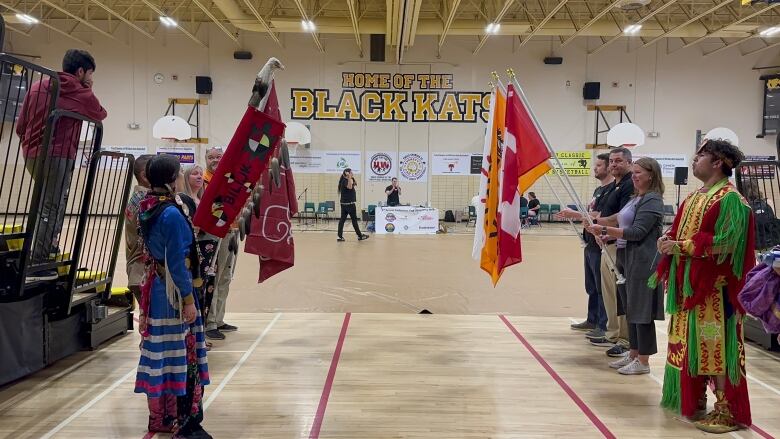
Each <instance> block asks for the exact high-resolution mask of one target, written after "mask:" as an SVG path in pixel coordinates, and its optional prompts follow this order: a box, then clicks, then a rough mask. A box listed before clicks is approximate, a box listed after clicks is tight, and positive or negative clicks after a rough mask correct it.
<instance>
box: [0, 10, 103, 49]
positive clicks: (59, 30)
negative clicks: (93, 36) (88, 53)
mask: <svg viewBox="0 0 780 439" xmlns="http://www.w3.org/2000/svg"><path fill="white" fill-rule="evenodd" d="M0 6H3V7H5V8H6V9H9V10H11V11H13V12H15V13H17V14H24V13H25V12H22V11H21V10H19V9H16V8H15V7H13V6H11V5H10V4H8V3H6V2H0ZM39 22H40V24H41V26H43V27H45V28H47V29H51V30H53V31H54V32H57V33H58V34H60V35H64V36H66V37H68V38H70V39H72V40H75V41H78V42H79V43H81V44H84V45H85V46H91V45H92V44H91V43H88V42H86V41H84V40H82V39H81V38H78V37H74V36H73V35H71V34H69V33H67V32H65V31H64V30H62V29H59V28H57V27H54V26H52V25H50V24H49V23H47V22H45V21H43V17H41V18H40V19H39Z"/></svg>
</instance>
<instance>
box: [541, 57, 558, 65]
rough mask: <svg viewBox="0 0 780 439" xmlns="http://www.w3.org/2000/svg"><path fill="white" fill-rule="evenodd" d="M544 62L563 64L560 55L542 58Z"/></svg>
mask: <svg viewBox="0 0 780 439" xmlns="http://www.w3.org/2000/svg"><path fill="white" fill-rule="evenodd" d="M544 63H545V64H563V58H562V57H560V56H548V57H546V58H545V59H544Z"/></svg>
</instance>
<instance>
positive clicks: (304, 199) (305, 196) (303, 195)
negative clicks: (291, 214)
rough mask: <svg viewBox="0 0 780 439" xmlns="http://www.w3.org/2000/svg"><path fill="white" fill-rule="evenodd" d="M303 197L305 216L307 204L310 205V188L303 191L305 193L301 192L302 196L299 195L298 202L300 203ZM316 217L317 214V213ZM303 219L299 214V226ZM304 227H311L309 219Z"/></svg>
mask: <svg viewBox="0 0 780 439" xmlns="http://www.w3.org/2000/svg"><path fill="white" fill-rule="evenodd" d="M301 197H303V213H304V215H305V214H306V204H307V203H308V201H309V188H308V187H307V188H305V189H304V190H303V192H301V194H300V195H298V201H300V200H301ZM315 215H316V213H315ZM302 218H303V217H302V216H301V214H300V213H298V224H301V219H302ZM303 225H304V226H307V227H308V226H310V225H311V223H309V221H308V218H307V219H306V222H305V223H304V224H303Z"/></svg>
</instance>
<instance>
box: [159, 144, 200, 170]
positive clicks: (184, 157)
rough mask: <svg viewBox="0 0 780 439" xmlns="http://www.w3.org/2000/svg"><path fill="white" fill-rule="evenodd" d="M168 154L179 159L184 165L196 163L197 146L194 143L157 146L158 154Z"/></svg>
mask: <svg viewBox="0 0 780 439" xmlns="http://www.w3.org/2000/svg"><path fill="white" fill-rule="evenodd" d="M160 154H168V155H172V156H174V157H176V158H177V159H179V163H181V165H182V167H184V166H187V165H194V164H195V154H196V152H195V146H193V145H176V146H161V147H159V148H157V155H160Z"/></svg>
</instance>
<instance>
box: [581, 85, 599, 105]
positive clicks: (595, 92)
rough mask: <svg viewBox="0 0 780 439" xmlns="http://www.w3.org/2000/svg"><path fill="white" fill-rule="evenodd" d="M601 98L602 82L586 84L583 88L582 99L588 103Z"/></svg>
mask: <svg viewBox="0 0 780 439" xmlns="http://www.w3.org/2000/svg"><path fill="white" fill-rule="evenodd" d="M599 97H601V83H600V82H586V83H585V85H583V86H582V99H585V100H586V101H590V100H595V99H598V98H599Z"/></svg>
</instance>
